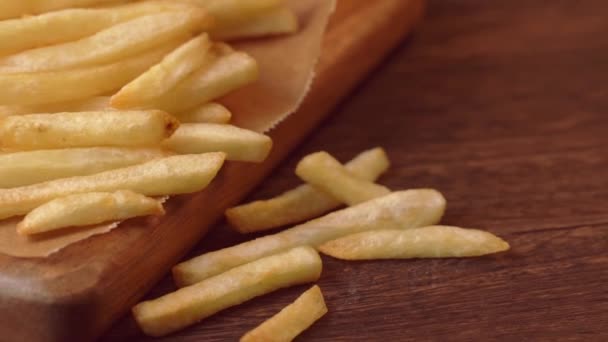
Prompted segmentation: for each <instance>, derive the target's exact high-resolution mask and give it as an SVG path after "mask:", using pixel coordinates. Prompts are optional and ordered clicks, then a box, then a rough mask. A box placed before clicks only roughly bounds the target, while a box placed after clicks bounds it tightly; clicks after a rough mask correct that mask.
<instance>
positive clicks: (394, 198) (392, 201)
mask: <svg viewBox="0 0 608 342" xmlns="http://www.w3.org/2000/svg"><path fill="white" fill-rule="evenodd" d="M0 208H1V207H0ZM444 210H445V198H443V196H442V195H441V194H440V193H439V192H437V191H435V190H431V189H417V190H406V191H399V192H394V193H392V194H390V195H387V196H384V197H380V198H377V199H374V200H371V201H368V202H365V203H361V204H359V205H357V206H354V207H350V208H346V209H343V210H340V211H336V212H333V213H331V214H328V215H326V216H323V217H321V218H318V219H316V220H312V221H309V222H307V223H304V224H301V225H299V226H296V227H293V228H291V229H287V230H284V231H282V232H280V233H277V234H274V235H266V236H264V237H261V238H258V239H255V240H252V241H248V242H245V243H242V244H240V245H236V246H232V247H229V248H224V249H220V250H218V251H214V252H210V253H206V254H203V255H201V256H198V257H196V258H194V259H191V260H188V261H185V262H183V263H181V264H178V265H177V266H175V267H174V268H173V278H174V280H175V282H176V284H177V285H178V286H185V285H190V284H194V283H196V282H199V281H201V280H203V279H206V278H209V277H212V276H214V275H217V274H220V273H222V272H225V271H226V270H229V269H231V268H233V267H236V266H239V265H242V264H245V263H248V262H251V261H254V260H257V259H259V258H263V257H265V256H268V255H271V254H276V253H280V252H282V251H284V250H287V249H289V248H293V247H296V246H303V245H310V246H319V245H321V244H323V243H325V242H327V241H331V240H335V239H337V238H338V237H342V236H345V235H349V234H353V233H358V232H362V231H367V230H374V229H391V228H392V229H406V228H415V227H423V226H428V225H432V224H436V223H437V222H439V220H440V219H441V216H442V215H443V212H444Z"/></svg>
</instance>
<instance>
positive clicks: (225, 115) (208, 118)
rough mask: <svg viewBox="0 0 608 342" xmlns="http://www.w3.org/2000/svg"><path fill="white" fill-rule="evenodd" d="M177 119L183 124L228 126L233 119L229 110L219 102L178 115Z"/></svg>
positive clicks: (206, 104)
mask: <svg viewBox="0 0 608 342" xmlns="http://www.w3.org/2000/svg"><path fill="white" fill-rule="evenodd" d="M176 117H177V118H178V119H179V121H180V122H183V123H217V124H227V123H229V122H230V119H232V113H230V111H229V110H228V108H226V107H224V106H223V105H221V104H219V103H217V102H209V103H205V104H203V105H200V106H199V107H196V108H194V109H192V110H189V111H185V112H183V113H181V114H177V115H176Z"/></svg>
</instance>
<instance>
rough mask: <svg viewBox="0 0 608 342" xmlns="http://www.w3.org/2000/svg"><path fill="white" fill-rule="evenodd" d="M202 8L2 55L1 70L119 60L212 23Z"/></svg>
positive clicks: (59, 67) (137, 20) (62, 67)
mask: <svg viewBox="0 0 608 342" xmlns="http://www.w3.org/2000/svg"><path fill="white" fill-rule="evenodd" d="M210 23H211V19H210V17H209V16H208V15H207V13H206V12H205V11H204V10H202V9H196V8H194V9H189V10H187V11H171V12H166V13H160V14H152V15H147V16H143V17H139V18H135V19H132V20H129V21H127V22H124V23H121V24H118V25H115V26H112V27H110V28H108V29H105V30H103V31H101V32H99V33H96V34H94V35H92V36H90V37H86V38H83V39H81V40H77V41H74V42H69V43H64V44H59V45H51V46H44V47H40V48H37V49H33V50H27V51H24V52H21V53H18V54H15V55H10V56H7V57H4V58H0V72H5V73H6V72H8V73H19V72H35V71H51V70H65V69H73V68H77V67H85V66H96V65H97V66H98V65H104V64H108V63H113V62H117V61H120V60H123V59H125V58H128V57H131V56H134V55H137V54H139V53H142V52H144V51H146V50H150V49H152V48H154V47H156V46H160V45H162V44H164V43H167V42H170V41H172V40H174V39H177V38H181V37H183V36H184V35H186V34H189V33H194V32H197V31H200V30H202V29H204V28H205V27H208V26H210Z"/></svg>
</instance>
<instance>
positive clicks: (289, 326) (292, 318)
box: [240, 285, 327, 342]
mask: <svg viewBox="0 0 608 342" xmlns="http://www.w3.org/2000/svg"><path fill="white" fill-rule="evenodd" d="M326 313H327V306H326V305H325V300H324V299H323V293H322V292H321V289H320V288H319V286H317V285H315V286H313V287H312V288H310V289H309V290H308V291H306V292H304V293H303V294H302V295H301V296H300V297H298V299H296V301H295V302H293V303H291V304H289V305H288V306H286V307H285V308H284V309H283V310H281V311H280V312H279V313H278V314H276V315H274V316H272V317H271V318H270V319H268V320H267V321H265V322H264V323H262V324H260V325H259V326H258V327H256V328H255V329H253V330H251V331H249V332H248V333H247V334H245V336H243V337H242V338H241V340H240V341H241V342H283V341H292V340H293V339H294V338H296V336H298V335H300V334H301V333H302V332H303V331H304V330H306V329H308V328H309V327H310V326H311V325H313V323H314V322H316V321H317V320H319V318H321V317H323V315H325V314H326Z"/></svg>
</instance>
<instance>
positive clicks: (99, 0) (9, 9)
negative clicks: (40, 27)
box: [0, 0, 129, 20]
mask: <svg viewBox="0 0 608 342" xmlns="http://www.w3.org/2000/svg"><path fill="white" fill-rule="evenodd" d="M127 1H129V0H61V1H57V0H53V1H41V0H4V1H0V20H3V19H9V18H18V17H21V16H24V15H31V14H39V13H45V12H50V11H55V10H60V9H64V8H71V7H90V6H100V5H108V4H116V3H124V2H127Z"/></svg>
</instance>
